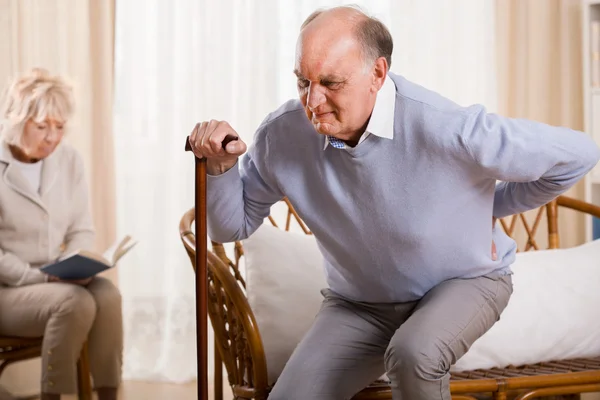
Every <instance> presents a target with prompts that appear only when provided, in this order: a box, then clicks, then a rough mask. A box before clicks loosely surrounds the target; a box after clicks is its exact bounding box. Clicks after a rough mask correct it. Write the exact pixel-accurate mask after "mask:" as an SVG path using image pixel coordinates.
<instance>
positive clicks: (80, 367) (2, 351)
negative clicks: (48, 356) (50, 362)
mask: <svg viewBox="0 0 600 400" xmlns="http://www.w3.org/2000/svg"><path fill="white" fill-rule="evenodd" d="M41 354H42V338H21V337H7V336H0V375H2V373H3V372H4V370H5V369H6V367H7V366H9V365H10V364H13V363H16V362H18V361H24V360H28V359H31V358H36V357H39V356H40V355H41ZM77 386H78V389H77V392H78V393H77V398H78V399H79V400H92V381H91V377H90V365H89V359H88V349H87V343H84V345H83V347H82V349H81V353H80V355H79V361H78V362H77Z"/></svg>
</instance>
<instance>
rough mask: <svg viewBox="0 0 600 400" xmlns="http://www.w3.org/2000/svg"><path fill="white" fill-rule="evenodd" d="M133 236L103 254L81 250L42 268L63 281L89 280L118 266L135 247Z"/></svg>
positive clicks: (116, 243)
mask: <svg viewBox="0 0 600 400" xmlns="http://www.w3.org/2000/svg"><path fill="white" fill-rule="evenodd" d="M136 244H137V242H135V241H133V240H132V239H131V236H125V238H123V239H122V240H120V241H117V242H115V243H114V244H113V245H112V246H110V247H109V248H108V249H107V250H106V251H105V252H104V253H103V254H101V255H100V254H95V253H93V252H90V251H86V250H80V251H75V252H73V253H70V254H67V255H65V256H63V257H61V258H60V259H59V260H58V261H57V262H55V263H52V264H47V265H44V266H43V267H41V268H40V270H42V271H43V272H45V273H46V274H48V275H52V276H56V277H58V278H60V279H62V280H78V279H87V278H91V277H92V276H95V275H97V274H99V273H101V272H104V271H106V270H108V269H110V268H113V267H114V266H116V265H117V262H118V261H119V260H120V259H121V257H123V256H124V255H125V254H127V253H128V252H129V250H131V248H132V247H133V246H135V245H136Z"/></svg>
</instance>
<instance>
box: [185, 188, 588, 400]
mask: <svg viewBox="0 0 600 400" xmlns="http://www.w3.org/2000/svg"><path fill="white" fill-rule="evenodd" d="M285 202H286V203H287V207H288V213H287V221H286V226H285V229H286V230H288V229H289V227H290V221H291V220H292V218H294V219H295V220H296V221H297V222H298V223H299V224H300V227H301V228H302V229H303V231H304V232H305V233H306V234H310V232H309V230H308V229H307V228H306V226H305V225H304V224H303V223H302V221H301V219H300V217H299V216H298V214H297V213H296V212H295V210H294V208H293V207H292V205H291V204H290V202H289V201H287V199H286V200H285ZM559 209H571V210H575V211H577V212H578V213H581V214H587V215H593V216H595V217H597V218H600V207H598V206H594V205H592V204H589V203H585V202H583V201H580V200H576V199H572V198H569V197H565V196H560V197H559V198H558V199H556V200H555V201H553V202H552V203H550V204H547V205H546V206H543V207H540V209H539V210H538V211H537V214H536V218H535V220H534V221H533V223H530V222H528V220H527V217H526V216H525V215H523V214H519V215H515V216H512V217H508V218H505V219H503V220H500V221H499V222H500V224H501V226H502V227H503V229H504V230H505V231H506V233H507V234H508V235H510V236H513V235H514V234H515V233H516V230H515V227H516V226H517V222H519V221H521V223H522V224H523V227H524V229H525V233H526V243H525V246H524V249H522V250H525V251H530V250H538V249H540V248H541V247H542V246H541V245H540V243H541V241H540V240H539V235H540V234H541V233H543V232H541V233H539V232H538V230H540V231H541V229H539V228H541V224H540V223H541V221H542V217H543V216H544V214H545V215H546V219H547V231H546V236H547V242H548V248H551V249H556V248H559V232H558V213H559ZM194 214H195V210H194V208H192V209H190V210H189V211H188V212H186V213H185V214H184V215H183V217H182V219H181V221H180V224H179V231H180V238H181V241H182V243H183V245H184V247H185V250H186V251H187V254H188V256H189V258H190V260H191V263H192V266H193V268H194V270H195V269H196V264H195V260H196V258H195V257H196V246H195V235H194V232H193V230H192V224H193V222H194ZM269 220H270V221H271V223H273V225H275V226H277V224H276V223H275V221H274V219H273V218H271V217H269ZM536 234H537V235H536ZM212 247H213V251H212V252H211V251H209V252H208V257H207V258H208V260H207V269H208V271H207V274H208V305H207V309H208V315H209V316H210V320H211V323H212V326H213V329H214V332H215V342H214V346H215V381H214V388H215V400H222V399H223V394H222V366H223V365H224V366H225V369H226V371H227V377H228V380H229V385H230V387H231V390H232V392H233V395H234V399H236V400H250V399H251V400H265V399H267V397H268V393H269V391H270V389H271V388H270V387H269V385H268V382H267V380H268V378H267V364H266V357H265V352H264V348H263V342H262V339H261V335H260V332H259V329H258V325H257V323H256V319H255V317H254V313H253V311H252V309H251V307H250V305H249V303H248V300H247V298H246V283H245V281H244V279H243V277H242V275H241V274H240V271H239V268H238V267H239V261H240V259H241V257H242V256H243V254H244V251H243V248H242V244H241V243H240V242H236V243H235V247H234V253H235V254H234V255H233V256H232V257H231V258H230V257H229V256H228V255H227V254H226V251H225V248H224V246H223V245H222V244H221V243H216V242H212ZM450 389H451V392H452V399H453V400H478V399H489V398H490V396H491V398H492V399H493V400H508V399H514V400H529V399H534V398H545V399H548V400H549V399H552V400H578V399H580V396H579V393H585V392H597V391H598V392H600V357H598V358H591V359H577V360H556V361H554V362H549V363H540V364H534V365H522V366H514V367H513V366H510V367H507V368H493V369H489V370H474V371H464V372H460V373H455V374H452V377H451V383H450ZM482 396H484V397H482ZM548 396H552V397H548ZM391 398H392V397H391V391H390V388H389V385H388V384H387V383H386V382H374V383H373V384H371V385H370V386H369V387H367V388H365V389H364V390H363V391H361V392H360V393H359V394H357V395H356V396H355V397H354V399H353V400H383V399H387V400H390V399H391Z"/></svg>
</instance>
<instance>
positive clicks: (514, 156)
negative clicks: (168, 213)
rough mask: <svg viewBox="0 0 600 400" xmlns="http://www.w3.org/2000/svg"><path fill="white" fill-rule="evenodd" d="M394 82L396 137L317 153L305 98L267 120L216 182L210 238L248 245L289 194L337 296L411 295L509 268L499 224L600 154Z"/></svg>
mask: <svg viewBox="0 0 600 400" xmlns="http://www.w3.org/2000/svg"><path fill="white" fill-rule="evenodd" d="M389 76H390V77H391V78H392V79H393V80H394V83H395V84H396V113H395V114H396V115H395V122H394V138H393V140H390V139H384V138H380V137H377V136H374V135H370V136H369V137H368V138H367V139H366V140H365V141H364V142H363V143H361V144H359V145H358V146H356V147H355V148H351V149H349V150H347V151H344V150H339V149H335V148H333V147H332V146H328V147H327V149H325V150H323V145H324V140H325V137H324V136H322V135H319V134H318V133H316V132H315V130H314V129H313V127H312V125H311V124H310V122H309V121H308V119H307V117H306V115H305V114H304V111H303V110H302V106H301V104H300V103H299V101H289V102H287V103H285V104H284V105H282V106H281V107H280V108H279V109H278V110H276V111H275V112H273V113H271V114H270V115H268V116H267V118H266V119H265V120H264V122H263V123H262V124H261V126H260V127H259V129H258V131H257V132H256V135H255V138H254V141H253V143H252V145H251V146H250V148H249V150H248V152H247V153H246V154H245V155H244V156H243V157H242V158H241V159H240V162H238V164H236V166H235V167H234V168H232V169H230V170H229V171H227V172H226V173H225V174H223V175H220V176H216V177H213V176H210V177H208V202H207V207H208V229H209V236H210V237H211V238H212V239H213V240H216V241H220V242H230V241H234V240H241V239H244V238H246V237H248V236H249V235H251V234H252V233H253V232H254V231H255V230H256V229H257V228H258V226H259V225H260V224H261V223H263V220H264V218H265V217H266V216H267V215H268V214H269V209H270V207H271V205H272V204H274V203H275V202H277V201H279V200H280V199H281V198H282V197H284V196H287V197H288V198H289V199H290V201H291V202H292V204H293V205H294V207H295V208H296V210H297V211H298V213H299V214H300V216H301V217H302V219H303V220H304V222H305V223H306V224H307V226H308V227H309V228H310V229H311V230H312V232H313V233H314V235H315V237H316V239H317V241H318V244H319V246H320V249H321V251H322V253H323V256H324V258H325V271H326V277H327V281H328V284H329V286H330V288H331V289H332V290H333V291H335V292H337V293H339V294H341V295H342V296H346V297H348V298H350V299H354V300H360V301H366V302H405V301H412V300H416V299H419V298H421V297H422V296H423V295H424V294H425V293H426V292H427V291H428V290H430V289H431V288H432V287H434V286H436V285H437V284H439V283H440V282H442V281H444V280H447V279H452V278H457V277H463V278H468V277H476V276H480V275H484V274H489V273H492V272H498V273H501V274H504V273H510V264H511V263H512V262H513V261H514V258H515V251H516V245H515V243H514V241H513V240H512V239H510V238H509V237H508V236H507V235H506V234H504V232H503V231H502V228H500V227H497V228H493V227H492V216H496V217H505V216H508V215H511V214H516V213H520V212H523V211H526V210H529V209H533V208H536V207H539V206H541V205H543V204H546V203H547V202H549V201H551V200H552V199H554V198H555V197H556V196H558V195H560V194H561V193H563V192H565V191H566V190H567V189H568V188H570V187H571V186H573V185H574V184H575V183H576V182H577V181H578V180H579V179H580V178H582V177H583V176H584V175H585V174H586V173H587V172H588V171H590V169H592V168H593V166H594V165H595V164H596V163H597V162H598V159H599V158H600V151H599V149H598V147H597V146H596V144H595V143H594V142H593V141H592V140H591V139H590V137H589V136H588V135H586V134H584V133H582V132H578V131H574V130H571V129H567V128H559V127H552V126H548V125H545V124H542V123H537V122H533V121H529V120H522V119H509V118H504V117H501V116H499V115H496V114H491V113H487V112H486V110H485V109H484V108H483V107H482V106H480V105H475V106H470V107H461V106H459V105H457V104H455V103H453V102H452V101H450V100H448V99H446V98H444V97H442V96H440V95H439V94H436V93H434V92H432V91H429V90H427V89H425V88H423V87H421V86H418V85H416V84H414V83H411V82H409V81H407V80H406V79H404V78H402V77H401V76H398V75H393V74H390V75H389ZM496 180H499V181H502V183H499V184H498V185H496ZM492 240H494V241H495V243H496V246H497V251H498V259H497V261H493V260H492V256H491V243H492Z"/></svg>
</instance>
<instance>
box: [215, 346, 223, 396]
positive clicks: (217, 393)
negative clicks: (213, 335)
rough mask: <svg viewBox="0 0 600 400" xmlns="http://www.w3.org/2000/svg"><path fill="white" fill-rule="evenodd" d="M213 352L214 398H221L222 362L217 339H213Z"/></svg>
mask: <svg viewBox="0 0 600 400" xmlns="http://www.w3.org/2000/svg"><path fill="white" fill-rule="evenodd" d="M214 349H215V351H214V353H215V380H214V383H215V387H214V389H215V400H223V362H222V361H221V355H220V354H219V349H217V339H215V345H214Z"/></svg>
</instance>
